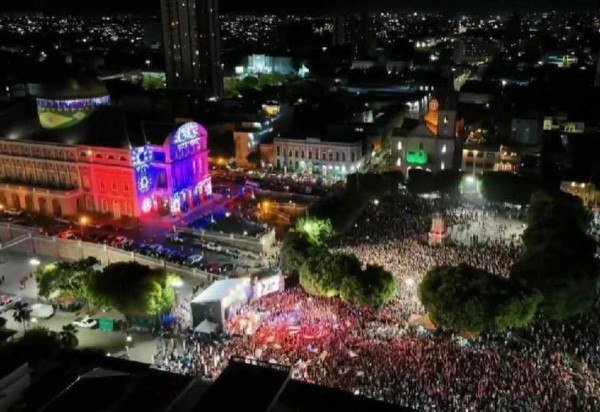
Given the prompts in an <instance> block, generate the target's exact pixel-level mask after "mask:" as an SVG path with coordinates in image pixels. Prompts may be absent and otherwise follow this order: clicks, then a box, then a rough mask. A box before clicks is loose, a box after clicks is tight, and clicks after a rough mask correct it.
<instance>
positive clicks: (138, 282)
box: [86, 262, 175, 315]
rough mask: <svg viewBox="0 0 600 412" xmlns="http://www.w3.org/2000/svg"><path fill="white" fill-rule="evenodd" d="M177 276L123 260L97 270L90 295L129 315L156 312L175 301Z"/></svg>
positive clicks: (87, 294)
mask: <svg viewBox="0 0 600 412" xmlns="http://www.w3.org/2000/svg"><path fill="white" fill-rule="evenodd" d="M172 280H173V275H170V274H168V273H167V272H166V271H165V270H163V269H151V268H150V267H148V266H145V265H141V264H139V263H137V262H119V263H113V264H111V265H108V266H107V267H105V268H104V270H103V271H102V272H95V273H93V274H92V276H91V277H90V282H89V283H88V285H87V287H86V296H87V297H88V298H89V299H90V301H91V302H93V303H95V304H97V305H103V306H110V307H113V308H115V309H117V310H118V311H120V312H122V313H124V314H127V315H134V314H135V315H156V314H159V313H160V312H162V311H164V310H165V309H168V308H169V307H170V306H171V305H172V304H173V302H174V301H175V290H174V289H173V282H172Z"/></svg>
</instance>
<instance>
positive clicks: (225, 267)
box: [219, 263, 233, 275]
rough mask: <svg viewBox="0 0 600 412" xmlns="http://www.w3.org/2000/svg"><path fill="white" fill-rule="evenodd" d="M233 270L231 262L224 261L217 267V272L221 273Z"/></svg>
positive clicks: (225, 273) (224, 273)
mask: <svg viewBox="0 0 600 412" xmlns="http://www.w3.org/2000/svg"><path fill="white" fill-rule="evenodd" d="M231 272H233V263H224V264H223V265H221V267H220V268H219V274H221V275H229V274H231Z"/></svg>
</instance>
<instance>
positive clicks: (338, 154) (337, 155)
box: [335, 152, 340, 162]
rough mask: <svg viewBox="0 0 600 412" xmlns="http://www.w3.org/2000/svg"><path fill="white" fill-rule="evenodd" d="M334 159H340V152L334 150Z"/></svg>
mask: <svg viewBox="0 0 600 412" xmlns="http://www.w3.org/2000/svg"><path fill="white" fill-rule="evenodd" d="M335 161H336V162H339V161H340V152H335Z"/></svg>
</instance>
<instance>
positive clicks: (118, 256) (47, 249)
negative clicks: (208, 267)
mask: <svg viewBox="0 0 600 412" xmlns="http://www.w3.org/2000/svg"><path fill="white" fill-rule="evenodd" d="M0 243H1V246H2V249H4V248H5V246H6V247H10V248H11V250H16V251H19V252H25V253H30V254H32V255H41V256H52V257H56V258H59V259H64V260H79V259H83V258H86V257H88V256H93V257H95V258H96V259H98V260H99V261H100V262H101V264H102V265H109V264H111V263H116V262H131V261H134V262H138V263H140V264H143V265H147V266H150V267H151V268H164V269H168V270H169V271H171V272H175V273H177V274H179V275H182V276H189V277H194V278H198V279H205V280H208V281H214V280H217V279H222V278H223V277H222V276H219V275H215V274H212V273H209V272H205V271H201V270H198V269H195V268H188V267H185V266H179V265H175V264H172V263H170V262H167V261H165V260H162V259H155V258H152V257H149V256H145V255H141V254H139V253H135V252H128V251H125V250H121V249H117V248H114V247H110V246H108V245H99V244H97V243H91V242H84V241H81V240H71V239H61V238H57V237H50V236H44V235H41V234H39V233H38V231H37V230H36V229H34V228H30V227H25V226H19V225H12V224H9V223H0Z"/></svg>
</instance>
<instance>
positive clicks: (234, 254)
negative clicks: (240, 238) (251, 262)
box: [223, 249, 240, 259]
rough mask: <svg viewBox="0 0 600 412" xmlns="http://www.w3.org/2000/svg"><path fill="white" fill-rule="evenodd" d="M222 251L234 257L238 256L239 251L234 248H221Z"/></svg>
mask: <svg viewBox="0 0 600 412" xmlns="http://www.w3.org/2000/svg"><path fill="white" fill-rule="evenodd" d="M223 253H225V254H226V255H227V256H231V257H232V258H234V259H237V258H239V257H240V252H238V251H237V250H235V249H223Z"/></svg>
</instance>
